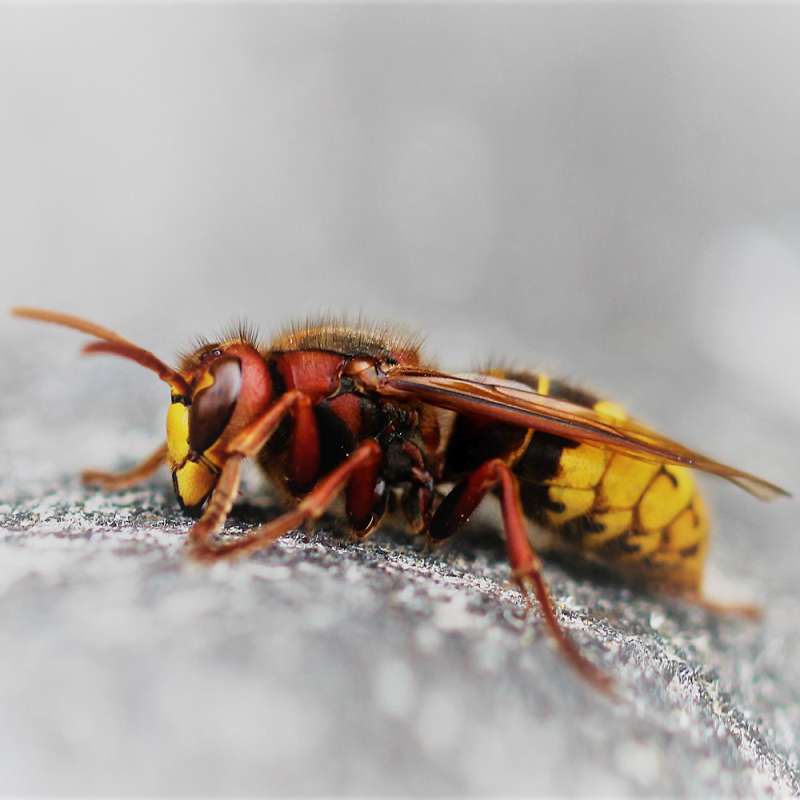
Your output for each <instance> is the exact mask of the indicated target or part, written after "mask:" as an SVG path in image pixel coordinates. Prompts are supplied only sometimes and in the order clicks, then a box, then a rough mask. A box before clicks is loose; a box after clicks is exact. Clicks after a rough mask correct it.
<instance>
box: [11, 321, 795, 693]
mask: <svg viewBox="0 0 800 800" xmlns="http://www.w3.org/2000/svg"><path fill="white" fill-rule="evenodd" d="M12 313H13V314H15V315H16V316H18V317H26V318H28V319H35V320H41V321H43V322H51V323H56V324H58V325H64V326H66V327H68V328H74V329H75V330H78V331H81V332H83V333H86V334H89V335H90V336H92V337H94V341H91V342H89V343H88V344H86V345H85V346H84V348H83V352H84V353H110V354H113V355H117V356H122V357H124V358H129V359H131V360H133V361H135V362H137V363H138V364H140V365H142V366H143V367H146V368H147V369H150V370H152V371H153V372H155V373H156V374H157V375H158V377H159V378H160V379H161V380H162V381H164V382H165V383H167V384H168V385H169V387H170V392H171V401H170V406H169V410H168V411H167V439H166V443H164V444H162V445H160V446H159V447H158V448H157V449H156V450H155V452H154V453H153V454H152V455H150V456H148V457H147V458H146V459H145V460H144V461H143V462H142V463H141V464H139V465H138V466H136V467H134V468H133V469H131V470H129V471H127V472H120V473H106V472H94V471H90V472H84V473H83V479H84V481H85V482H86V483H89V484H94V485H99V486H102V487H104V488H106V489H121V488H123V487H129V486H132V485H134V484H136V483H138V482H140V481H142V480H144V479H145V478H147V477H148V476H149V475H150V474H151V473H153V472H154V471H155V470H156V469H157V468H158V467H159V466H160V465H161V464H163V463H165V462H166V463H167V464H168V465H169V467H170V469H171V471H172V481H173V484H174V487H175V494H176V495H177V498H178V502H179V503H180V504H181V506H182V508H183V509H184V510H185V511H186V512H188V513H189V514H191V515H193V516H196V517H198V519H197V521H196V522H195V523H194V524H193V525H192V527H191V529H190V530H189V534H188V537H189V538H188V545H189V550H190V553H191V555H192V556H193V557H194V558H195V559H197V560H199V561H203V562H213V561H216V560H218V559H223V558H227V559H230V558H237V557H241V556H244V555H247V554H249V553H252V552H254V551H256V550H261V549H263V548H265V547H268V546H269V545H270V544H271V543H272V542H274V541H275V540H276V539H278V538H279V537H280V536H282V535H283V534H284V533H286V532H288V531H291V530H293V529H295V528H297V527H298V526H301V525H303V524H304V523H306V522H308V521H311V520H315V519H317V518H318V517H320V516H321V515H322V514H323V513H325V512H326V511H328V510H329V509H330V508H331V507H332V504H333V503H334V501H335V500H336V499H337V498H338V497H339V495H341V494H343V495H344V503H343V510H344V515H345V516H346V519H347V522H348V525H349V527H350V528H351V530H352V531H353V534H354V535H355V536H356V537H359V538H364V537H366V536H368V535H369V534H370V533H371V532H373V531H374V530H375V529H376V527H377V526H378V525H379V524H380V522H381V521H382V520H383V519H384V516H385V514H386V513H387V512H396V513H398V514H399V515H400V516H401V517H402V518H404V520H405V523H406V525H407V526H408V528H409V529H410V531H411V532H412V533H414V534H422V535H425V536H427V538H428V540H429V541H431V542H433V543H436V542H441V541H442V540H444V539H448V538H449V537H450V536H452V535H453V534H454V533H456V532H457V531H458V530H459V528H460V527H461V526H462V525H463V524H464V523H465V522H466V521H467V520H468V519H469V517H470V515H471V514H472V512H473V511H474V510H475V508H476V506H477V505H478V504H479V503H480V502H481V501H482V500H483V498H484V497H485V496H486V495H487V494H488V493H490V492H491V493H493V494H495V495H496V496H497V497H498V498H499V500H500V507H501V510H502V516H503V527H504V532H505V540H506V547H507V552H508V560H509V563H510V565H511V576H512V578H513V580H514V582H515V583H516V585H517V586H518V587H519V588H520V590H521V591H522V592H523V593H524V594H525V596H526V598H528V599H529V603H530V591H531V590H532V592H533V595H534V596H535V598H536V600H537V601H538V603H539V607H540V609H541V612H542V615H543V619H544V622H545V625H546V626H547V629H548V630H549V632H550V634H551V635H552V637H553V639H554V640H555V642H556V643H557V645H558V647H559V648H560V650H561V652H562V653H563V655H564V656H565V657H566V659H567V660H568V661H569V663H570V664H572V666H573V667H575V668H576V669H577V670H578V671H579V673H580V674H581V675H583V676H584V677H585V678H587V679H588V680H589V681H590V682H591V683H592V684H594V685H595V686H596V687H598V688H600V689H605V690H607V689H609V687H610V680H609V678H608V677H607V676H606V675H605V674H604V673H602V672H601V671H600V670H599V669H598V668H597V667H596V666H594V665H593V664H592V663H591V662H590V661H589V660H588V659H587V658H586V657H584V656H583V655H582V654H581V652H580V651H579V649H578V648H577V646H576V645H575V644H574V643H573V641H572V640H571V639H570V638H569V637H568V635H567V634H566V633H565V632H564V630H563V629H562V627H561V625H560V624H559V622H558V618H557V616H556V613H555V609H554V606H553V601H552V599H551V597H550V593H549V591H548V588H547V584H546V583H545V580H544V578H543V576H542V574H541V571H540V561H539V557H538V555H537V551H547V550H550V551H558V552H561V553H563V554H565V555H566V556H567V557H568V558H572V559H574V560H578V561H591V562H596V563H599V564H601V565H603V566H604V567H606V568H607V569H609V570H610V571H612V572H614V573H616V574H617V575H619V576H621V577H623V578H626V579H632V580H634V581H636V582H639V583H641V584H644V585H646V586H647V587H650V588H656V589H659V590H663V591H665V592H668V593H671V594H673V595H679V596H681V597H683V598H685V599H687V600H689V601H692V602H696V603H700V604H702V605H704V606H705V607H707V608H711V609H714V610H731V611H738V612H740V613H745V614H747V613H750V614H754V613H755V610H754V609H751V608H749V607H728V608H725V607H723V606H720V605H719V604H716V603H713V602H711V601H709V600H708V599H706V598H705V596H704V595H703V593H702V576H703V562H704V559H705V556H706V550H707V547H708V533H709V522H708V515H707V513H706V509H705V505H704V503H703V499H702V497H701V495H700V493H699V492H698V490H697V488H696V486H695V482H694V478H693V476H692V472H691V470H690V468H693V469H699V470H702V471H704V472H710V473H712V474H714V475H719V476H720V477H722V478H725V479H726V480H729V481H731V482H733V483H735V484H736V485H737V486H740V487H741V488H743V489H745V490H746V491H748V492H750V493H751V494H753V495H755V496H756V497H758V498H760V499H762V500H768V499H771V498H773V497H776V496H778V495H785V494H787V492H785V491H784V490H783V489H781V488H779V487H778V486H775V485H773V484H771V483H768V482H767V481H765V480H762V479H761V478H757V477H755V476H753V475H750V474H748V473H746V472H742V471H741V470H738V469H734V468H733V467H728V466H725V465H724V464H720V463H719V462H717V461H714V460H712V459H710V458H707V457H706V456H703V455H700V454H699V453H696V452H694V451H693V450H690V449H688V448H686V447H684V446H683V445H681V444H679V443H677V442H675V441H672V440H670V439H667V438H666V437H664V436H662V435H661V434H659V433H656V432H655V431H654V430H652V429H650V428H648V427H646V426H645V425H643V424H641V423H639V422H636V421H635V420H633V419H631V418H630V417H629V416H628V415H627V413H626V412H625V411H624V410H623V409H622V408H620V407H619V406H618V405H616V404H614V403H611V402H608V401H605V400H601V399H599V398H598V397H596V396H595V395H593V394H590V393H589V392H586V391H583V390H579V389H576V388H575V387H573V386H571V385H569V384H567V383H564V382H562V381H559V380H556V379H554V378H551V377H549V376H547V375H544V374H542V373H534V372H524V371H511V370H488V371H485V372H482V373H479V374H449V373H445V372H440V371H439V370H437V369H436V368H434V367H433V366H431V365H430V364H428V363H426V362H424V361H423V360H422V358H421V355H420V349H419V343H418V341H416V340H415V339H414V338H413V337H408V336H402V335H399V334H397V333H395V332H392V331H391V329H388V328H387V329H384V328H370V327H365V326H348V325H346V324H343V323H338V322H333V321H321V322H318V323H309V324H306V325H300V326H295V327H290V328H288V329H286V330H285V331H284V332H283V333H281V334H280V335H278V336H277V338H275V339H274V340H273V341H272V343H271V344H270V345H269V346H268V347H261V346H259V345H258V343H257V342H256V339H255V336H254V335H253V334H252V333H251V332H249V331H247V330H246V329H241V330H237V331H234V332H232V333H230V334H228V335H227V336H226V337H224V338H223V339H222V340H221V341H216V342H203V343H202V344H200V345H199V346H198V347H197V348H196V349H194V350H193V352H191V353H188V354H186V355H184V356H183V357H182V358H181V361H180V365H179V367H178V368H177V369H173V368H171V367H169V366H167V365H166V364H165V363H164V362H162V361H161V360H159V359H158V358H157V357H156V356H155V355H153V354H152V353H150V352H148V351H147V350H144V349H142V348H141V347H139V346H137V345H135V344H133V342H130V341H128V340H127V339H124V338H123V337H122V336H120V335H119V334H117V333H114V332H113V331H110V330H107V329H105V328H102V327H100V326H99V325H95V324H93V323H91V322H87V321H85V320H82V319H79V318H77V317H73V316H69V315H66V314H61V313H57V312H53V311H44V310H39V309H33V308H16V309H14V310H13V312H12ZM250 458H252V459H255V460H256V461H257V462H258V465H259V466H260V468H261V469H262V471H263V472H264V474H265V475H266V476H267V478H269V480H270V481H271V482H272V483H273V484H274V485H275V486H276V487H277V488H278V490H279V491H280V493H281V494H282V495H283V496H284V497H285V498H286V500H287V504H288V506H289V510H288V511H286V512H285V513H284V514H283V515H282V516H279V517H278V518H277V519H274V520H272V521H271V522H268V523H266V524H264V525H261V526H260V527H257V528H256V529H255V530H252V531H251V532H250V533H248V534H247V535H245V536H242V537H240V538H237V539H233V540H231V539H224V540H223V539H219V538H217V534H218V533H219V532H220V531H221V530H222V527H223V525H224V523H225V520H226V518H227V516H228V514H229V513H230V510H231V507H232V505H233V502H234V500H235V498H236V496H237V492H238V488H239V477H240V470H241V466H242V462H243V461H244V460H245V459H250ZM528 520H530V521H531V522H533V523H535V529H534V528H530V527H529V526H528V524H527V521H528Z"/></svg>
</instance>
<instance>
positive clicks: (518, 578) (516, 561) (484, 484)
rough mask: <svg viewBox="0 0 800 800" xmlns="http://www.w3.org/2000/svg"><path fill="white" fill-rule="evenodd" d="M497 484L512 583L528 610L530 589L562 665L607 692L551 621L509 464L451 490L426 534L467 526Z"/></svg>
mask: <svg viewBox="0 0 800 800" xmlns="http://www.w3.org/2000/svg"><path fill="white" fill-rule="evenodd" d="M498 485H499V488H500V504H501V508H502V513H503V526H504V528H505V534H506V550H507V552H508V560H509V563H510V564H511V569H512V573H511V574H512V578H513V580H514V582H515V583H516V584H517V586H519V588H520V591H522V592H523V594H524V595H525V596H526V599H528V602H529V607H530V600H529V594H528V590H529V588H532V589H533V594H534V595H535V597H536V600H537V601H538V603H539V607H540V609H541V611H542V616H543V618H544V622H545V625H546V626H547V629H548V631H549V632H550V635H551V636H552V637H553V639H554V640H555V642H556V644H557V645H558V647H559V649H560V650H561V653H562V654H563V655H564V657H565V658H566V659H567V661H568V662H569V663H570V664H571V665H572V666H573V667H574V668H575V669H576V670H577V671H578V672H579V673H580V674H581V675H582V676H583V677H584V678H585V679H586V680H588V681H589V683H591V684H592V685H593V686H595V687H596V688H597V689H600V690H601V691H604V692H610V691H611V680H610V678H609V677H608V676H607V675H606V674H605V673H603V672H602V671H601V670H599V669H598V668H597V667H596V666H595V665H594V664H592V663H591V661H589V660H588V659H587V658H586V657H585V656H583V655H582V654H581V652H580V650H579V649H578V647H577V645H576V644H575V643H574V642H573V641H572V639H570V638H569V636H568V635H567V634H566V632H565V631H564V629H563V628H562V627H561V624H560V623H559V621H558V618H557V617H556V613H555V607H554V605H553V600H552V598H551V596H550V592H549V590H548V588H547V583H546V582H545V580H544V577H543V576H542V573H541V562H540V560H539V557H538V556H537V555H536V553H535V552H534V550H533V547H532V545H531V543H530V539H529V538H528V532H527V527H526V523H525V517H524V515H523V513H522V504H521V502H520V496H519V483H518V481H517V478H516V476H515V475H514V473H513V472H512V471H511V468H510V467H509V466H508V464H506V463H505V462H504V461H502V460H501V459H493V460H492V461H487V462H486V463H485V464H483V465H482V466H480V467H478V469H476V470H475V471H474V472H473V473H472V474H471V475H469V476H468V477H467V478H466V479H465V480H464V481H462V482H461V483H459V484H458V485H456V486H455V487H454V488H453V490H452V491H451V492H450V494H449V495H447V497H445V499H444V500H443V501H442V503H441V504H440V506H439V508H438V509H437V510H436V514H435V515H434V518H433V520H432V522H431V527H430V531H431V535H432V536H433V538H435V539H444V538H446V537H447V536H449V535H451V534H452V533H454V532H455V530H456V529H457V528H458V527H459V526H460V525H461V524H462V523H464V522H466V520H467V519H468V518H469V516H470V515H471V514H472V512H473V511H474V510H475V508H476V507H477V506H478V504H479V503H480V502H481V500H483V498H484V497H485V496H486V494H487V492H489V491H490V490H491V489H493V488H494V487H495V486H498Z"/></svg>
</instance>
